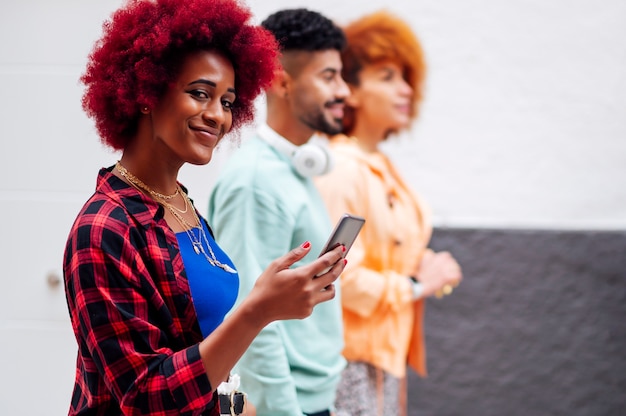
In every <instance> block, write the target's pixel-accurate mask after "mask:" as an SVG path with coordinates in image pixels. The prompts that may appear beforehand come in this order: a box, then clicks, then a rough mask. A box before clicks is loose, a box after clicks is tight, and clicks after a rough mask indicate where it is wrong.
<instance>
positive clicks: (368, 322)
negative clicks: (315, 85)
mask: <svg viewBox="0 0 626 416" xmlns="http://www.w3.org/2000/svg"><path fill="white" fill-rule="evenodd" d="M331 149H332V151H333V155H334V157H335V167H334V169H333V170H332V172H330V173H329V174H327V175H324V176H320V177H318V178H317V179H316V185H317V186H318V188H319V190H320V192H321V194H322V197H323V198H324V200H325V202H326V205H327V207H328V210H329V213H330V216H331V220H333V221H337V220H338V219H339V217H340V216H341V215H342V214H343V213H344V212H348V213H351V214H356V215H360V216H362V217H364V218H365V219H366V221H365V224H364V226H363V228H362V230H361V233H360V234H359V237H358V238H357V240H356V242H355V243H354V245H353V246H352V249H351V251H350V252H349V253H348V257H347V259H348V265H347V267H346V269H345V270H344V272H343V274H342V276H341V297H342V298H341V299H342V300H341V302H342V307H343V319H344V331H345V333H344V338H345V349H344V353H343V354H344V356H345V357H346V359H347V360H349V361H365V362H367V363H370V364H372V365H374V366H375V367H378V368H381V369H383V370H385V371H387V372H389V373H391V374H393V375H394V376H396V377H404V376H405V374H406V365H407V363H408V364H409V365H410V366H411V367H412V368H413V369H415V371H417V372H418V373H419V374H420V375H422V376H425V375H426V353H425V344H424V334H423V315H424V302H423V301H422V300H419V301H416V302H414V301H413V300H412V290H411V283H410V281H409V279H408V276H410V275H412V274H414V273H415V271H416V270H417V268H418V267H417V266H418V264H419V262H420V261H421V258H422V255H423V253H424V251H425V250H426V247H427V244H428V241H429V240H430V237H431V233H432V226H431V224H430V218H429V213H428V211H427V209H426V208H425V206H424V204H423V203H422V202H421V201H420V200H419V199H418V198H417V196H416V195H414V194H413V193H412V192H411V190H410V189H409V188H408V186H407V185H406V184H405V182H404V181H403V180H402V178H401V177H400V175H399V174H398V172H397V171H396V169H395V168H394V167H393V165H392V164H391V162H390V161H389V159H388V158H387V157H386V156H385V155H383V154H382V153H365V152H363V151H362V150H360V148H359V147H358V146H357V144H356V141H355V139H351V138H348V137H346V136H343V135H341V136H337V137H334V138H333V139H332V140H331Z"/></svg>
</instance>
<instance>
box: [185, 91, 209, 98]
mask: <svg viewBox="0 0 626 416" xmlns="http://www.w3.org/2000/svg"><path fill="white" fill-rule="evenodd" d="M189 94H191V95H192V96H194V97H196V98H203V99H206V98H209V94H207V93H206V92H205V91H203V90H191V91H189Z"/></svg>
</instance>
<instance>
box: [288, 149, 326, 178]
mask: <svg viewBox="0 0 626 416" xmlns="http://www.w3.org/2000/svg"><path fill="white" fill-rule="evenodd" d="M291 163H292V164H293V167H294V168H295V169H296V171H297V172H298V173H299V174H300V175H302V176H306V177H311V176H317V175H323V174H325V173H328V171H329V170H330V169H331V167H332V162H331V157H330V153H329V151H328V150H327V149H325V148H324V147H322V146H319V145H316V144H312V143H307V144H303V145H302V146H300V147H298V150H296V152H295V153H294V155H293V156H292V158H291Z"/></svg>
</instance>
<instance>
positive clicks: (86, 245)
mask: <svg viewBox="0 0 626 416" xmlns="http://www.w3.org/2000/svg"><path fill="white" fill-rule="evenodd" d="M94 217H95V218H96V219H95V220H90V219H89V217H87V216H86V215H85V216H83V217H82V218H81V219H80V222H79V223H78V225H77V226H76V227H75V228H74V229H73V232H72V234H71V235H70V239H69V240H68V249H67V252H66V260H65V266H64V274H65V279H66V294H67V301H68V307H69V311H70V316H71V319H72V325H73V328H74V332H75V334H76V338H77V341H78V346H79V353H80V356H81V360H82V366H81V371H82V374H83V375H84V377H85V383H86V384H87V386H85V385H83V388H88V389H89V390H90V391H91V393H92V394H93V397H96V398H97V399H98V400H101V399H102V398H103V397H104V398H106V397H108V395H109V394H111V395H113V396H114V397H115V400H116V401H117V402H118V403H119V404H120V407H121V410H122V412H123V414H126V415H132V414H139V413H141V412H142V411H144V412H145V411H146V409H148V410H149V411H153V410H156V409H163V410H165V411H170V412H172V413H177V414H192V413H194V412H198V411H201V410H203V409H206V408H207V407H208V405H209V403H210V402H211V401H212V388H211V385H210V383H209V381H208V379H207V377H206V375H205V372H204V368H203V365H202V361H201V359H200V353H199V349H198V345H197V344H196V345H191V346H189V345H185V344H184V343H183V342H181V340H182V334H181V333H180V332H179V331H177V329H176V328H175V325H169V326H168V325H165V322H167V321H172V320H183V319H184V318H185V317H183V316H178V315H177V314H176V311H173V310H172V309H171V308H169V307H168V306H169V305H171V299H167V300H166V299H164V298H163V297H162V296H161V293H163V291H161V290H159V288H158V287H157V286H156V284H155V281H154V280H153V276H152V275H151V272H150V271H153V272H154V270H155V268H154V264H152V265H148V264H146V263H145V261H144V259H143V258H142V256H141V255H140V253H139V251H138V250H137V249H136V248H135V245H134V244H133V242H135V243H136V242H138V241H144V239H143V238H142V236H141V235H140V234H139V233H138V232H137V230H134V231H133V229H132V227H130V226H129V225H128V221H127V219H126V216H125V213H124V212H121V210H119V209H118V210H113V212H112V213H107V214H103V213H102V212H98V213H97V214H95V215H94ZM144 242H145V241H144ZM162 277H163V281H162V282H161V283H160V284H161V288H169V289H170V290H171V292H170V293H173V294H176V293H177V292H178V294H180V291H177V287H178V286H177V284H176V281H175V280H174V278H173V277H172V278H171V279H167V278H165V276H162Z"/></svg>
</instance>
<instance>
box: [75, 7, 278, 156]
mask: <svg viewBox="0 0 626 416" xmlns="http://www.w3.org/2000/svg"><path fill="white" fill-rule="evenodd" d="M251 16H252V14H251V12H250V11H249V9H247V8H246V7H245V6H242V5H241V4H240V3H239V2H238V1H237V0H128V1H127V3H126V4H125V6H124V7H122V8H120V9H119V10H117V11H116V12H114V13H113V14H112V16H111V19H110V20H109V21H106V22H105V23H104V24H103V35H102V38H101V39H100V40H99V41H97V42H96V44H95V46H94V48H93V50H92V52H91V54H90V55H89V60H88V63H87V68H86V71H85V73H84V74H83V76H82V77H81V78H80V80H81V81H82V82H83V83H84V84H85V86H86V90H85V93H84V95H83V99H82V104H83V109H84V110H85V112H86V113H87V115H88V116H89V117H92V118H93V119H94V120H95V124H96V128H97V130H98V132H99V134H100V137H101V140H102V142H103V143H105V144H106V145H109V146H111V147H112V148H114V149H116V150H121V149H123V148H125V147H126V145H127V144H128V142H129V141H130V140H131V139H132V137H133V136H134V134H135V133H136V130H137V125H138V120H139V117H140V109H141V108H142V107H149V108H151V107H153V106H155V105H156V104H157V103H158V101H159V100H160V98H161V97H162V95H163V94H164V93H165V91H166V89H167V87H168V85H169V84H170V83H171V82H172V81H173V80H174V79H175V77H176V76H177V74H178V71H179V66H180V65H181V63H182V61H183V58H184V57H185V56H186V55H187V54H189V53H191V52H195V51H198V50H218V51H220V52H222V53H224V54H225V55H226V56H227V57H228V58H229V59H230V60H231V62H232V64H233V67H234V70H235V87H236V91H237V100H236V101H235V103H234V106H233V109H232V112H233V126H232V129H233V130H237V129H238V128H239V127H241V126H242V125H243V124H245V123H248V122H250V121H252V119H253V116H254V99H255V98H256V97H257V96H258V95H259V93H260V92H261V91H262V90H263V89H264V88H266V87H268V86H269V85H270V82H271V80H272V77H273V73H274V70H275V69H276V68H277V65H278V61H277V58H278V46H277V43H276V40H275V38H274V36H273V35H272V34H271V33H270V32H268V31H267V30H265V29H263V28H261V27H260V26H256V25H252V24H250V23H248V21H249V20H250V18H251Z"/></svg>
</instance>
